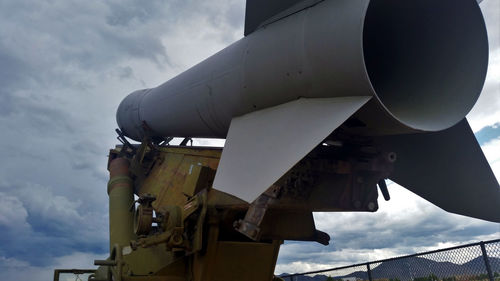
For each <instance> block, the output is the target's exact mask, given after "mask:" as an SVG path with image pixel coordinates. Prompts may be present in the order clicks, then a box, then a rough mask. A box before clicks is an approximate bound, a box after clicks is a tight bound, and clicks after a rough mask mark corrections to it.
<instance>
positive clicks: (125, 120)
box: [116, 89, 149, 141]
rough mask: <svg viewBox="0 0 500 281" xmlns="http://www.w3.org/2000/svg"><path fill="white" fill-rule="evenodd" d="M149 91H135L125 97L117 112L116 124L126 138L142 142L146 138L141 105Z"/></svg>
mask: <svg viewBox="0 0 500 281" xmlns="http://www.w3.org/2000/svg"><path fill="white" fill-rule="evenodd" d="M148 91H149V89H143V90H138V91H135V92H133V93H131V94H129V95H128V96H127V97H125V98H124V99H123V100H122V102H121V103H120V105H119V106H118V110H117V111H116V122H117V123H118V127H119V128H120V130H121V131H122V132H123V133H124V134H125V136H127V137H129V138H131V139H133V140H136V141H141V140H142V137H143V136H144V130H143V127H142V119H141V115H140V110H139V108H140V104H141V101H142V99H143V98H144V96H145V95H146V93H147V92H148Z"/></svg>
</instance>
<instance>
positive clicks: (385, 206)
mask: <svg viewBox="0 0 500 281" xmlns="http://www.w3.org/2000/svg"><path fill="white" fill-rule="evenodd" d="M481 6H482V9H483V12H484V14H485V17H486V20H487V26H488V29H489V33H490V39H491V42H490V48H491V50H490V60H491V62H490V67H489V74H488V80H487V83H486V86H485V88H484V92H483V95H482V96H481V98H480V100H479V101H478V103H477V105H476V107H475V108H474V109H473V111H472V112H471V113H470V114H469V116H468V119H469V121H470V123H471V125H472V127H473V129H474V131H476V132H477V137H478V139H479V141H480V143H481V145H482V146H483V150H484V152H485V154H486V156H487V158H488V160H489V161H490V163H491V165H492V166H493V168H494V170H495V173H496V175H497V178H500V44H499V40H500V21H499V15H500V1H498V0H484V1H483V3H482V4H481ZM243 20H244V1H243V0H213V1H199V0H198V1H193V0H165V1H160V0H151V1H139V0H109V1H76V0H43V1H42V0H36V1H35V0H31V1H30V0H23V1H15V0H10V1H9V0H0V132H2V133H1V136H2V137H1V145H0V156H1V159H2V160H1V161H0V232H1V233H2V234H1V235H0V279H1V280H20V281H22V280H35V279H36V280H49V279H50V278H51V275H52V270H53V268H55V267H57V268H74V267H83V268H85V267H91V265H92V261H93V260H94V259H96V258H104V257H105V256H106V251H107V244H108V242H107V240H108V230H107V196H106V191H105V190H106V182H107V171H106V155H107V150H108V149H109V148H111V147H113V146H114V145H115V144H116V139H115V133H114V128H115V127H116V124H115V116H114V115H115V110H116V107H117V105H118V104H119V102H120V101H121V99H122V98H123V97H124V96H125V95H126V94H127V93H129V92H131V91H133V90H136V89H139V88H145V87H154V86H156V85H158V84H160V83H162V82H164V81H166V80H168V79H169V78H171V77H173V76H175V75H176V74H179V73H181V72H182V71H184V70H186V69H187V68H189V67H190V66H192V65H194V64H195V63H197V62H199V61H200V60H202V59H204V58H206V57H208V56H210V55H211V54H213V53H215V52H216V51H218V50H220V49H222V48H224V47H225V46H227V45H229V44H230V43H232V42H234V41H236V40H237V39H239V38H241V37H242V34H243ZM389 189H390V192H391V195H392V198H393V199H392V200H391V201H389V202H384V201H381V202H379V203H380V206H381V207H380V211H379V212H378V213H376V214H316V215H315V217H316V220H317V227H318V228H319V229H321V230H323V231H326V232H328V233H329V234H330V235H331V237H332V238H333V241H332V242H333V243H332V244H331V245H330V246H328V247H324V246H321V245H316V244H314V243H307V244H306V243H294V242H290V243H287V244H286V245H284V246H283V248H282V251H281V253H280V257H279V261H278V266H277V272H278V273H280V272H297V271H307V270H312V269H319V268H325V267H330V266H335V265H344V264H349V263H353V262H362V261H367V260H374V259H380V258H385V257H389V256H393V255H399V254H404V253H412V252H415V251H422V250H427V249H430V248H436V247H441V246H448V245H455V244H460V243H465V242H469V241H477V240H486V239H492V238H499V237H500V227H499V225H498V224H494V223H488V222H484V221H481V220H477V219H470V218H466V217H462V216H458V215H452V214H448V213H445V212H444V211H442V210H440V209H439V208H437V207H435V206H433V205H432V204H430V203H427V202H425V201H424V200H421V199H419V198H418V197H416V196H415V195H413V194H412V193H410V192H409V191H406V190H405V189H403V188H401V187H398V186H396V185H394V184H393V185H390V187H389Z"/></svg>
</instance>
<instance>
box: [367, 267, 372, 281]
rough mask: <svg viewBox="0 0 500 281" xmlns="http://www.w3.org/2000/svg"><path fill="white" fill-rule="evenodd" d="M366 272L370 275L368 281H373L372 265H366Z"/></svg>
mask: <svg viewBox="0 0 500 281" xmlns="http://www.w3.org/2000/svg"><path fill="white" fill-rule="evenodd" d="M366 272H367V273H368V280H369V281H372V270H371V269H370V263H367V264H366Z"/></svg>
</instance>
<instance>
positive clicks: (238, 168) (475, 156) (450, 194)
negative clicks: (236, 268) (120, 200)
mask: <svg viewBox="0 0 500 281" xmlns="http://www.w3.org/2000/svg"><path fill="white" fill-rule="evenodd" d="M487 66H488V37H487V32H486V27H485V23H484V19H483V17H482V14H481V10H480V8H479V5H478V2H477V1H476V0H462V1H455V0H439V1H438V0H407V1H388V0H370V1H369V0H323V1H320V0H302V1H297V0H295V1H290V0H289V1H284V0H280V1H265V0H248V1H247V10H246V18H245V36H244V37H243V38H242V39H240V40H239V41H236V42H235V43H233V44H231V45H230V46H228V47H227V48H225V49H223V50H222V51H220V52H218V53H216V54H215V55H213V56H212V57H209V58H208V59H206V60H204V61H202V62H201V63H199V64H197V65H195V66H193V67H192V68H190V69H188V70H187V71H185V72H183V73H181V74H179V75H178V76H176V77H174V78H172V79H170V80H169V81H167V82H165V83H164V84H161V85H159V86H158V87H156V88H151V89H143V90H138V91H135V92H133V93H131V94H130V95H128V96H127V97H126V98H125V99H124V100H123V101H122V102H121V104H120V105H119V107H118V110H117V123H118V126H119V127H120V129H121V130H122V131H123V133H124V134H125V135H126V136H128V137H130V138H131V139H134V140H137V141H141V140H143V138H144V137H145V136H150V137H155V138H162V137H163V138H165V137H208V138H226V143H225V147H224V149H223V153H222V157H221V161H220V164H219V167H218V169H217V173H216V176H215V180H214V184H213V187H214V188H216V189H218V190H221V191H224V192H227V193H229V194H232V195H234V196H237V197H239V198H241V199H243V200H245V201H248V202H251V201H253V200H254V199H256V198H257V197H258V196H259V195H260V194H261V193H262V192H264V191H265V190H266V189H267V188H269V187H270V186H272V185H273V183H275V182H276V181H277V180H278V179H279V178H280V177H281V176H283V175H284V174H285V173H286V172H287V171H288V170H290V169H291V168H292V167H293V166H294V165H295V164H296V163H298V162H299V161H300V160H301V159H302V158H304V157H305V156H306V155H307V154H308V153H309V152H311V150H313V149H314V148H315V147H316V146H318V145H320V144H321V143H322V141H323V140H325V138H327V137H328V136H329V135H331V134H332V132H334V131H335V130H338V129H339V128H340V127H342V128H343V130H346V131H347V132H348V133H349V134H352V135H357V136H364V137H369V138H370V139H372V140H373V142H375V143H377V144H378V145H379V146H380V147H382V148H384V149H386V150H387V151H394V152H396V153H397V155H398V156H397V158H398V160H397V161H396V163H395V164H394V172H393V173H392V175H391V176H390V177H389V178H390V179H392V180H393V181H395V182H397V183H400V184H401V185H403V186H404V187H406V188H408V189H409V190H411V191H413V192H415V193H416V194H418V195H420V196H422V197H423V198H425V199H427V200H429V201H430V202H432V203H434V204H436V205H437V206H439V207H441V208H443V209H445V210H447V211H450V212H454V213H458V214H462V215H466V216H472V217H476V218H480V219H485V220H490V221H496V222H500V212H498V206H500V188H499V185H498V181H497V180H496V178H495V176H494V175H493V173H492V171H491V168H490V166H489V164H488V162H487V161H486V159H485V157H484V155H483V153H482V151H481V148H480V147H479V145H478V143H477V141H476V139H475V137H474V135H473V133H472V131H471V129H470V127H469V125H468V123H467V120H466V119H465V116H466V115H467V113H468V112H469V111H470V110H471V109H472V107H473V106H474V104H475V102H476V101H477V99H478V97H479V95H480V93H481V90H482V87H483V84H484V80H485V77H486V71H487ZM353 124H354V125H353Z"/></svg>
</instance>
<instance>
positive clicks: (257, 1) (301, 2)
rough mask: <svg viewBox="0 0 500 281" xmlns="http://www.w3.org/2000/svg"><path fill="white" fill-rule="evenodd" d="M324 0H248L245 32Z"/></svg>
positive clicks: (246, 33) (247, 32)
mask: <svg viewBox="0 0 500 281" xmlns="http://www.w3.org/2000/svg"><path fill="white" fill-rule="evenodd" d="M321 1H322V0H272V1H269V0H247V3H246V9H245V31H244V34H245V36H247V35H248V34H250V33H252V32H254V31H255V30H257V29H259V28H260V27H261V26H263V25H266V24H269V23H272V22H275V21H278V20H280V19H282V18H285V17H287V16H289V15H291V14H294V13H297V12H299V11H301V10H304V9H306V8H308V7H311V6H314V5H316V4H318V3H319V2H321Z"/></svg>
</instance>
